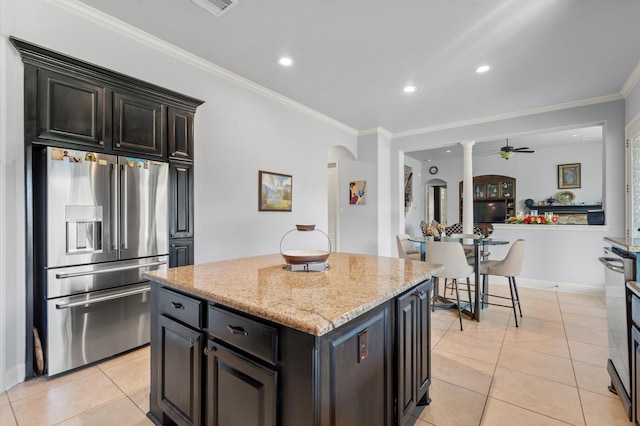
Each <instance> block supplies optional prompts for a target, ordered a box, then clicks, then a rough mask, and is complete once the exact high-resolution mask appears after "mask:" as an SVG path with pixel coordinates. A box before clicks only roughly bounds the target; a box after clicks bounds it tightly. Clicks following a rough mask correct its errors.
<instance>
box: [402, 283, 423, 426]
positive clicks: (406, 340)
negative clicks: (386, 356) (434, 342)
mask: <svg viewBox="0 0 640 426" xmlns="http://www.w3.org/2000/svg"><path fill="white" fill-rule="evenodd" d="M418 309H419V308H418V299H417V298H416V297H415V296H414V295H413V292H409V293H407V294H404V295H402V296H400V297H399V298H398V299H397V315H398V317H397V333H398V334H397V341H398V348H397V350H398V391H397V392H398V424H401V425H402V424H405V422H406V420H407V419H408V418H409V417H410V416H411V412H413V409H414V408H415V407H416V405H417V403H418V402H417V377H418V373H417V365H416V354H417V347H416V338H415V335H416V333H417V332H418V328H419V325H418V322H417V320H418V317H417V314H416V312H417V311H418Z"/></svg>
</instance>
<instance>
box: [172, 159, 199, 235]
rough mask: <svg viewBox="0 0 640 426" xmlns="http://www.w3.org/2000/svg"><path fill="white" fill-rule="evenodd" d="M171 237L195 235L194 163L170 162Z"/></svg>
mask: <svg viewBox="0 0 640 426" xmlns="http://www.w3.org/2000/svg"><path fill="white" fill-rule="evenodd" d="M169 237H170V238H191V237H193V164H190V163H182V162H170V163H169Z"/></svg>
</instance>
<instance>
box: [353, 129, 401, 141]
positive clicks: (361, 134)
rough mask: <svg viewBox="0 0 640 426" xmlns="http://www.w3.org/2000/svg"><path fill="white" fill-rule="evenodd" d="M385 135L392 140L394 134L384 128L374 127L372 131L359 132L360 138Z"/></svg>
mask: <svg viewBox="0 0 640 426" xmlns="http://www.w3.org/2000/svg"><path fill="white" fill-rule="evenodd" d="M378 134H381V135H384V136H386V137H388V138H389V139H391V138H392V137H393V133H391V132H390V131H388V130H387V129H385V128H384V127H372V128H371V129H365V130H359V131H358V136H369V135H378Z"/></svg>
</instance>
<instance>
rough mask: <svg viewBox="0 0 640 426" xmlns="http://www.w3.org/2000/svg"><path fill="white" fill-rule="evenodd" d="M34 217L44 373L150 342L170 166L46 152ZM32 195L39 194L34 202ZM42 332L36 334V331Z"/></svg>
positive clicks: (163, 257) (163, 253) (164, 255)
mask: <svg viewBox="0 0 640 426" xmlns="http://www.w3.org/2000/svg"><path fill="white" fill-rule="evenodd" d="M42 154H43V155H44V156H45V158H42V160H41V164H42V168H43V169H46V170H43V172H42V174H41V177H40V179H41V180H42V182H39V184H41V185H42V187H41V192H42V195H41V197H40V200H41V201H42V202H43V204H44V205H40V206H39V205H35V206H34V210H36V211H38V210H39V211H40V214H39V215H40V218H41V219H40V220H41V222H42V223H41V229H43V230H44V232H43V234H44V235H36V238H35V241H36V244H43V245H44V246H43V249H44V250H43V251H40V252H41V253H42V254H41V257H42V259H41V262H40V263H41V264H42V270H43V273H42V280H41V281H42V283H43V285H44V286H45V289H44V291H43V292H42V298H43V299H45V300H42V302H41V303H43V309H41V310H40V312H41V313H42V316H44V317H45V318H43V319H44V321H40V323H41V324H43V327H44V328H46V333H45V336H46V337H45V344H44V346H45V361H46V366H47V373H48V374H49V375H55V374H58V373H61V372H64V371H67V370H70V369H73V368H76V367H79V366H82V365H85V364H88V363H92V362H95V361H98V360H101V359H104V358H107V357H109V356H112V355H115V354H118V353H121V352H124V351H127V350H129V349H133V348H136V347H138V346H141V345H144V344H146V343H148V342H149V318H150V313H149V283H148V282H147V281H145V280H144V279H143V278H142V273H143V272H145V271H149V270H154V269H159V268H166V267H167V262H168V252H169V243H168V186H167V185H168V164H167V163H163V162H158V161H152V160H145V159H139V158H131V157H123V156H115V155H107V154H102V153H95V152H85V151H77V150H68V149H63V148H54V147H47V148H46V152H45V151H44V150H43V152H42ZM36 199H37V198H36ZM41 334H42V333H41Z"/></svg>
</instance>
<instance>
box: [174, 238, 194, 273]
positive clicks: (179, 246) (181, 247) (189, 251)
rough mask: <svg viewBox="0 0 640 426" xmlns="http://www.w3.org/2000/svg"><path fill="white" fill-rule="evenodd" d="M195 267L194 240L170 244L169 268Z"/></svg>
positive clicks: (183, 240)
mask: <svg viewBox="0 0 640 426" xmlns="http://www.w3.org/2000/svg"><path fill="white" fill-rule="evenodd" d="M186 265H193V239H178V240H171V241H170V242H169V267H170V268H175V267H177V266H186Z"/></svg>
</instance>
